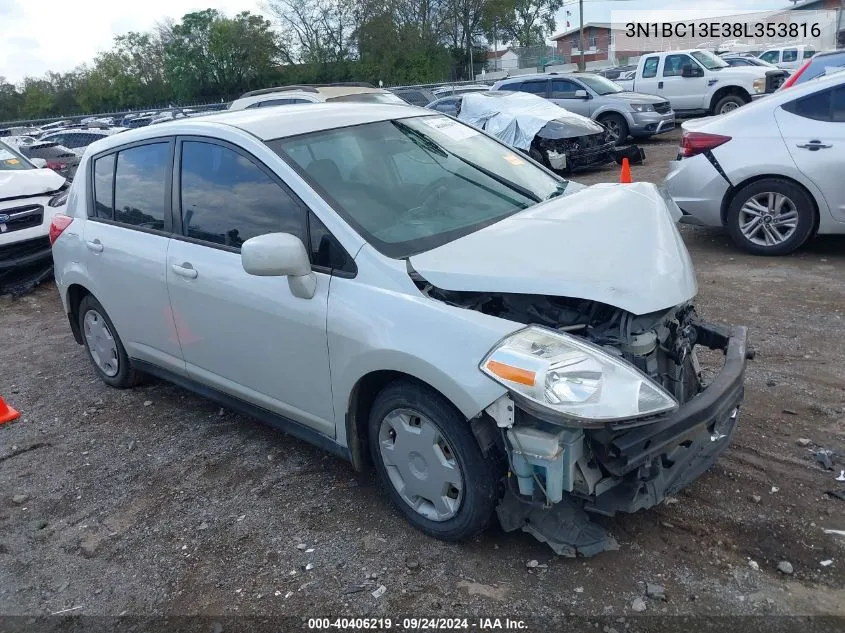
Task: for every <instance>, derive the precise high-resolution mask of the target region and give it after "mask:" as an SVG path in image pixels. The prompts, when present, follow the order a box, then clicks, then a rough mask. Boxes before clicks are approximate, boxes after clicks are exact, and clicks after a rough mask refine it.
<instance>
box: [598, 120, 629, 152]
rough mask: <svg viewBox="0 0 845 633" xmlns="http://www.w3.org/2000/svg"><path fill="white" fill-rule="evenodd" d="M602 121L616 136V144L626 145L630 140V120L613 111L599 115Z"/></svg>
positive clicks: (600, 121)
mask: <svg viewBox="0 0 845 633" xmlns="http://www.w3.org/2000/svg"><path fill="white" fill-rule="evenodd" d="M598 121H599V123H601V124H602V125H603V126H604V127H605V128H607V130H608V131H609V132H610V133H611V134H613V135H614V136H616V145H624V144H625V142H626V141H627V140H628V134H629V132H628V122H627V121H626V120H625V117H623V116H622V115H621V114H616V113H614V112H611V113H610V114H605V115H603V116H600V117H599V120H598Z"/></svg>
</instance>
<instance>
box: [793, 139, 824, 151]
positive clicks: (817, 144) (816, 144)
mask: <svg viewBox="0 0 845 633" xmlns="http://www.w3.org/2000/svg"><path fill="white" fill-rule="evenodd" d="M795 147H800V148H801V149H808V150H810V151H811V152H815V151H816V150H817V149H830V148H831V147H833V145H826V144H825V143H822V142H821V141H819V140H818V139H813V140H812V141H810V142H809V143H804V144H803V145H802V144H799V145H796V146H795Z"/></svg>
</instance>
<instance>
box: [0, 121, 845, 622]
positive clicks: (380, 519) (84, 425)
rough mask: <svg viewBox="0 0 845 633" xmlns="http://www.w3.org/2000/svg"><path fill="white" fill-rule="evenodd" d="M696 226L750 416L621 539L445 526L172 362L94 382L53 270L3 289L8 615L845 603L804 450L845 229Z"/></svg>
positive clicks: (672, 610)
mask: <svg viewBox="0 0 845 633" xmlns="http://www.w3.org/2000/svg"><path fill="white" fill-rule="evenodd" d="M678 137H679V135H678V133H677V132H675V133H672V134H670V135H667V136H665V137H663V138H661V139H660V140H659V141H652V142H647V143H645V144H644V147H645V149H646V152H647V154H648V161H647V164H645V165H642V166H635V167H634V168H633V172H634V173H633V175H634V179H635V180H653V181H656V182H657V181H659V180H661V179H662V177H663V175H664V174H665V170H666V162H667V161H668V160H670V159H671V158H672V157H673V156H674V154H675V153H676V148H677V144H678ZM617 177H618V170H617V168H615V167H614V168H612V169H611V168H606V169H602V170H600V171H597V172H594V173H591V174H582V175H579V176H577V177H576V179H577V180H580V181H582V182H586V183H594V182H600V181H608V180H616V179H617ZM683 234H684V238H685V240H686V242H687V245H688V247H689V249H690V251H691V253H692V257H693V260H694V261H695V264H696V269H697V274H698V280H699V286H700V295H699V298H698V309H699V313H700V314H701V315H702V316H704V317H705V318H707V319H708V320H712V321H716V322H722V323H727V324H747V325H748V326H749V328H750V337H751V343H752V345H753V346H754V347H755V348H756V350H757V358H756V360H755V361H753V362H751V363H750V365H749V370H748V374H747V395H746V401H745V405H744V408H743V410H742V413H741V416H740V424H739V429H738V431H737V433H736V435H735V439H734V442H733V444H732V446H731V448H730V449H729V450H728V452H727V453H726V454H725V455H724V456H723V457H722V459H721V460H720V461H719V462H718V463H717V464H716V466H715V467H713V468H712V469H711V470H710V471H709V472H708V473H706V474H705V475H704V476H703V477H701V478H700V479H699V480H698V481H697V482H695V483H694V484H693V485H692V486H690V487H689V488H688V489H686V490H684V491H682V493H681V494H680V495H678V496H677V497H676V498H674V499H672V500H670V502H668V503H665V504H663V505H661V506H659V507H657V508H654V509H652V510H650V511H647V512H640V513H638V514H636V515H631V516H620V517H617V518H614V519H611V520H606V521H605V523H606V525H607V527H608V528H609V529H610V530H611V532H612V533H613V534H614V535H615V536H616V538H617V539H618V540H619V542H620V549H619V551H616V552H606V553H604V554H601V555H599V556H597V557H595V558H592V559H587V560H581V559H577V560H573V559H565V558H558V557H556V556H554V555H553V553H552V552H551V550H550V549H549V548H548V547H547V546H545V545H543V544H541V543H538V542H536V541H535V540H534V539H533V538H531V537H530V536H528V535H525V534H504V533H502V532H501V530H500V529H498V528H492V529H490V530H489V531H488V532H486V533H484V534H482V535H481V536H479V537H478V538H476V539H475V540H473V541H472V542H469V543H464V544H445V543H441V542H438V541H435V540H432V539H430V538H428V537H426V536H424V535H423V534H421V533H419V532H417V531H415V530H414V529H412V528H411V527H410V526H409V525H408V524H406V523H405V522H404V521H403V520H402V519H401V518H400V517H399V515H398V514H397V512H395V511H394V510H393V509H392V508H391V506H390V504H389V502H388V499H387V497H386V495H385V494H384V493H383V491H381V490H380V489H379V487H378V486H377V485H376V484H375V480H374V476H373V474H371V473H366V474H357V473H355V472H354V471H353V470H352V469H351V467H350V466H349V465H348V464H347V463H345V462H343V461H340V460H338V459H336V458H334V457H330V456H328V455H326V454H324V453H322V452H320V451H319V450H318V449H316V448H313V447H311V446H309V445H307V444H305V443H303V442H300V441H298V440H295V439H293V438H291V437H288V436H286V435H283V434H280V433H278V432H275V431H273V430H271V429H268V428H265V427H262V426H261V425H259V424H257V423H255V422H253V421H251V420H249V419H247V418H244V417H241V416H239V415H236V414H233V413H230V412H228V411H225V410H221V409H220V407H219V406H217V405H216V404H214V403H212V402H210V401H208V400H204V399H202V398H200V397H197V396H194V395H192V394H191V393H189V392H187V391H184V390H182V389H180V388H177V387H175V386H172V385H169V384H165V383H162V382H150V383H149V384H146V385H144V386H142V387H139V388H136V389H134V390H131V391H118V390H114V389H110V388H108V387H106V386H105V385H103V384H102V383H101V382H100V380H99V379H98V378H97V377H96V375H95V373H94V370H93V369H92V367H91V366H90V364H89V362H88V360H87V359H86V355H85V352H84V350H83V348H82V347H80V346H78V345H76V343H75V342H74V340H73V338H72V336H71V333H70V330H69V328H68V324H67V320H66V318H65V316H64V315H63V314H62V311H61V306H60V302H59V298H58V295H57V292H56V289H55V287H54V286H53V285H52V284H46V285H43V286H41V287H40V288H38V289H37V291H36V292H35V293H34V294H31V295H29V296H26V297H24V298H21V299H19V300H17V301H12V300H11V299H9V298H2V299H0V341H3V345H2V348H0V368H2V369H3V371H0V394H2V395H3V396H5V397H6V398H7V399H8V400H9V401H10V403H11V404H13V405H14V406H15V407H16V408H18V409H19V410H20V411H21V412H22V419H20V420H18V421H16V422H13V423H10V424H6V425H3V426H0V487H2V498H0V614H7V615H11V614H19V615H44V614H51V613H55V612H57V611H61V610H64V609H74V608H75V610H74V611H72V612H71V613H73V614H75V615H76V614H88V615H119V614H134V615H152V614H157V615H164V614H166V615H186V614H205V615H214V616H227V615H260V616H276V615H285V614H286V615H295V616H325V615H372V616H384V617H391V616H392V617H396V614H398V613H412V614H415V615H428V616H458V615H470V614H475V615H486V614H490V613H507V614H522V615H526V614H532V615H535V616H548V615H567V614H578V615H590V616H613V617H614V618H617V617H627V616H628V615H631V614H632V613H633V609H632V607H633V605H634V603H635V602H636V600H637V599H638V598H642V599H643V603H642V604H643V605H644V606H645V613H646V614H690V615H742V614H830V615H839V616H845V589H843V587H845V537H841V536H836V535H831V534H825V533H824V529H825V528H832V529H840V530H845V501H843V500H841V499H837V498H834V497H832V496H828V495H826V494H825V493H826V491H829V490H835V489H837V488H838V489H843V488H845V484H837V482H836V481H835V480H834V477H835V474H836V473H834V472H832V471H829V470H828V471H826V470H824V469H823V468H822V467H821V466H820V465H819V464H818V463H817V462H816V461H815V460H814V458H813V451H814V450H817V449H819V448H827V449H830V450H833V451H835V452H836V453H838V454H839V455H840V456H841V455H843V454H845V364H843V362H842V358H843V357H845V336H843V334H845V321H843V316H845V315H844V314H843V313H845V284H843V280H845V238H843V237H838V238H819V239H817V240H816V241H815V242H813V243H812V244H811V245H810V246H809V247H807V248H806V249H804V250H802V251H800V252H798V253H796V254H794V255H792V256H789V257H783V258H778V259H766V258H755V257H750V256H747V255H743V254H741V253H739V252H738V251H736V250H735V249H734V248H733V247H732V246H731V245H730V244H729V242H728V240H727V238H726V237H725V236H724V235H722V234H721V233H720V232H719V231H715V230H702V229H693V228H686V227H685V228H683ZM802 439H803V440H806V441H799V440H802ZM804 444H806V445H804ZM834 461H839V464H838V465H837V466H836V468H837V471H836V472H837V473H838V469H839V468H845V465H843V464H842V461H843V458H842V457H835V458H834ZM827 560H832V561H833V562H832V564H830V565H827V566H823V565H821V562H822V561H827ZM529 561H537V563H538V566H537V567H534V568H529V567H527V563H528V562H529ZM782 561H787V562H789V563H790V566H789V567H787V566H786V565H781V567H782V568H784V569H786V570H787V571H789V569H790V568H791V573H784V572H783V571H779V570H778V564H779V563H781V562H782ZM646 583H656V584H659V585H661V586H663V587H664V588H665V594H666V600H660V599H657V598H652V597H648V596H646ZM382 585H383V586H384V587H385V589H386V590H385V591H384V593H383V595H381V596H380V597H374V596H373V595H372V592H374V591H376V590H377V589H378V588H379V587H380V586H382ZM636 606H637V607H639V606H641V605H640V604H639V603H637V605H636ZM627 621H628V620H626V622H627ZM615 626H617V627H618V626H620V625H615ZM621 626H622V628H624V627H625V626H627V625H621ZM0 628H2V627H0ZM606 630H607V629H605V631H606Z"/></svg>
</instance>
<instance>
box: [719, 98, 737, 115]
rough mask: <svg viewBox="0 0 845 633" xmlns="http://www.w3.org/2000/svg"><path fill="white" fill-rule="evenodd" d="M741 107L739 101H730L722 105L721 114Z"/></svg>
mask: <svg viewBox="0 0 845 633" xmlns="http://www.w3.org/2000/svg"><path fill="white" fill-rule="evenodd" d="M738 107H739V104H738V103H735V102H733V101H728V102H727V103H726V104H724V105H723V106H722V109H721V110H719V114H724V113H725V112H730V111H731V110H736V109H737V108H738Z"/></svg>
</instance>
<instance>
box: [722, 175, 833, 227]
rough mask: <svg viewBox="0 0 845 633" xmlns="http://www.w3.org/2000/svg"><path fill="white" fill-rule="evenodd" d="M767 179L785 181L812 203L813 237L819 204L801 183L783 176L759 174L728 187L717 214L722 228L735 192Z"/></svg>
mask: <svg viewBox="0 0 845 633" xmlns="http://www.w3.org/2000/svg"><path fill="white" fill-rule="evenodd" d="M768 179H777V180H785V181H786V182H788V183H790V184H792V185H795V186H796V187H798V188H800V189H801V190H802V191H803V192H804V193H806V194H807V197H808V198H810V202H812V203H813V232H812V233H811V234H810V235H811V236H812V235H815V233H816V232H817V231H818V228H819V221H820V217H821V216H820V214H819V202H818V200H816V196H814V195H813V192H812V191H810V190H809V189H808V188H807V187H806V186H805V185H804V184H803V183H801V182H800V181H798V180H796V179H795V178H791V177H789V176H784V175H783V174H759V175H756V176H751V177H749V178H746V179H745V180H743V181H742V182H740V183H737V184H736V185H733V186H731V187H728V190H727V191H726V192H725V195H724V196H722V207H721V209H720V212H719V216H720V218H721V220H722V226H725V224H726V223H727V219H728V207H729V206H730V204H731V201H732V200H733V198H734V196H735V195H736V194H737V192H738V191H739V190H740V189H742V188H743V187H746V186H747V185H751V184H754V183H755V182H759V181H760V180H768Z"/></svg>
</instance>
